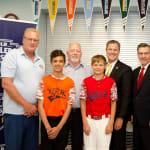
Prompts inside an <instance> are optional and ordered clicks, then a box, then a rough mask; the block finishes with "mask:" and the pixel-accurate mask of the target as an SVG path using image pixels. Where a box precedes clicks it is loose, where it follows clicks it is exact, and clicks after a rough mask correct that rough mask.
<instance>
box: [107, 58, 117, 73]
mask: <svg viewBox="0 0 150 150" xmlns="http://www.w3.org/2000/svg"><path fill="white" fill-rule="evenodd" d="M117 61H118V59H117V60H115V61H114V62H112V63H111V65H112V67H111V71H110V72H112V70H113V68H114V66H115V65H116V63H117ZM109 64H110V63H108V64H107V68H106V71H105V73H107V72H108V66H109Z"/></svg>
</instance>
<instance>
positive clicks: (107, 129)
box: [105, 122, 113, 134]
mask: <svg viewBox="0 0 150 150" xmlns="http://www.w3.org/2000/svg"><path fill="white" fill-rule="evenodd" d="M112 131H113V123H111V122H109V123H108V124H107V126H106V129H105V133H106V134H110V133H112Z"/></svg>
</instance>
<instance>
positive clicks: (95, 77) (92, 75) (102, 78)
mask: <svg viewBox="0 0 150 150" xmlns="http://www.w3.org/2000/svg"><path fill="white" fill-rule="evenodd" d="M92 78H93V79H95V80H96V81H100V80H103V79H105V78H106V75H104V76H103V78H102V79H96V77H95V76H94V75H92Z"/></svg>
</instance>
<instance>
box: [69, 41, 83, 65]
mask: <svg viewBox="0 0 150 150" xmlns="http://www.w3.org/2000/svg"><path fill="white" fill-rule="evenodd" d="M67 55H68V60H69V62H70V63H73V64H74V63H80V59H81V55H82V54H81V47H80V45H79V44H77V43H74V44H70V46H69V49H68V51H67Z"/></svg>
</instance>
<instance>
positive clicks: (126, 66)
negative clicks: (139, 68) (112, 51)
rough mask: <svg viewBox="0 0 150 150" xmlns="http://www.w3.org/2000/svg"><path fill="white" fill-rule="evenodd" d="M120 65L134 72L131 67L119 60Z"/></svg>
mask: <svg viewBox="0 0 150 150" xmlns="http://www.w3.org/2000/svg"><path fill="white" fill-rule="evenodd" d="M117 64H118V65H120V66H122V67H123V68H124V69H127V70H132V69H131V67H130V66H129V65H127V64H125V63H123V62H121V61H120V60H118V62H117Z"/></svg>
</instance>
